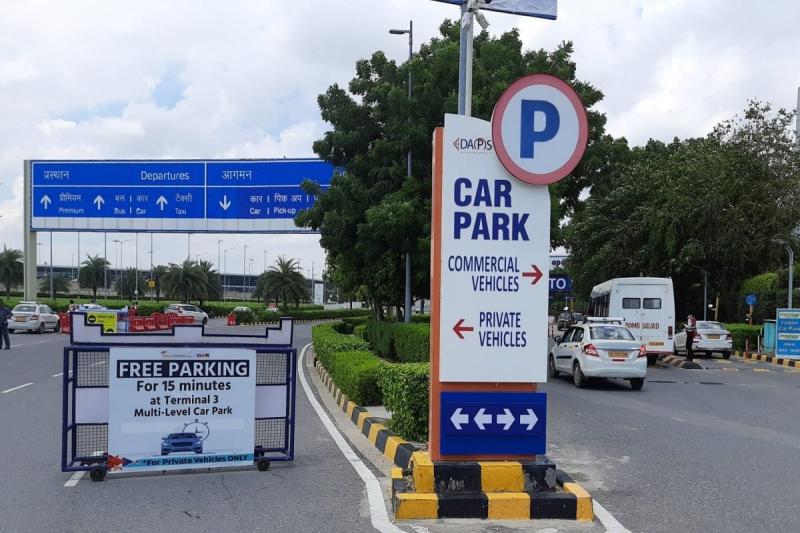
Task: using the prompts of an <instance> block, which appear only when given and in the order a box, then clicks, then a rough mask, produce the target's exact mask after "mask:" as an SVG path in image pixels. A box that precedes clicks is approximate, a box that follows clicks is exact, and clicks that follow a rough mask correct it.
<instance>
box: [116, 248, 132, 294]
mask: <svg viewBox="0 0 800 533" xmlns="http://www.w3.org/2000/svg"><path fill="white" fill-rule="evenodd" d="M131 240H132V239H125V240H124V241H123V240H120V239H112V240H111V242H115V243H117V280H119V282H120V288H122V245H123V244H125V243H126V242H131ZM119 296H120V295H119V294H117V297H119Z"/></svg>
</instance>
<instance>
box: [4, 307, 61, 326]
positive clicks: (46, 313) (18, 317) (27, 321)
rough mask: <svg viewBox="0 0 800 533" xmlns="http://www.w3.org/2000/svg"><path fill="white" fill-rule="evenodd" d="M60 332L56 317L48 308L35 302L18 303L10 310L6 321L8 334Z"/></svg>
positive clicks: (59, 323) (59, 324)
mask: <svg viewBox="0 0 800 533" xmlns="http://www.w3.org/2000/svg"><path fill="white" fill-rule="evenodd" d="M48 329H50V330H53V331H56V332H58V331H60V330H61V322H59V319H58V315H57V314H55V313H54V312H53V310H52V309H50V306H48V305H44V304H38V303H36V302H20V303H19V304H18V305H16V306H15V307H14V309H12V310H11V318H10V319H9V321H8V331H9V333H15V332H17V331H35V332H36V333H44V332H45V331H46V330H48Z"/></svg>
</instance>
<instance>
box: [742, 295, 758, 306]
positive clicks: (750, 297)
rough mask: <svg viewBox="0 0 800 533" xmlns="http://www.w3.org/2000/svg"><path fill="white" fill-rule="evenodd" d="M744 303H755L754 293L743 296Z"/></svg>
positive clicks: (756, 297) (756, 301) (756, 299)
mask: <svg viewBox="0 0 800 533" xmlns="http://www.w3.org/2000/svg"><path fill="white" fill-rule="evenodd" d="M744 303H746V304H747V305H756V304H757V303H758V296H756V295H755V294H748V295H747V296H745V297H744Z"/></svg>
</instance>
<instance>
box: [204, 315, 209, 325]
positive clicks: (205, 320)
mask: <svg viewBox="0 0 800 533" xmlns="http://www.w3.org/2000/svg"><path fill="white" fill-rule="evenodd" d="M206 324H208V319H207V318H206V317H203V325H204V326H205V325H206Z"/></svg>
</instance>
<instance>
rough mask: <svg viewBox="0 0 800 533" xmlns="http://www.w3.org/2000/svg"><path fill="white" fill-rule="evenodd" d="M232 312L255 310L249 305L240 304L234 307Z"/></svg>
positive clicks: (250, 311)
mask: <svg viewBox="0 0 800 533" xmlns="http://www.w3.org/2000/svg"><path fill="white" fill-rule="evenodd" d="M231 312H232V313H252V312H253V310H252V309H250V308H249V307H247V306H244V305H240V306H237V307H234V308H233V311H231Z"/></svg>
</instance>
